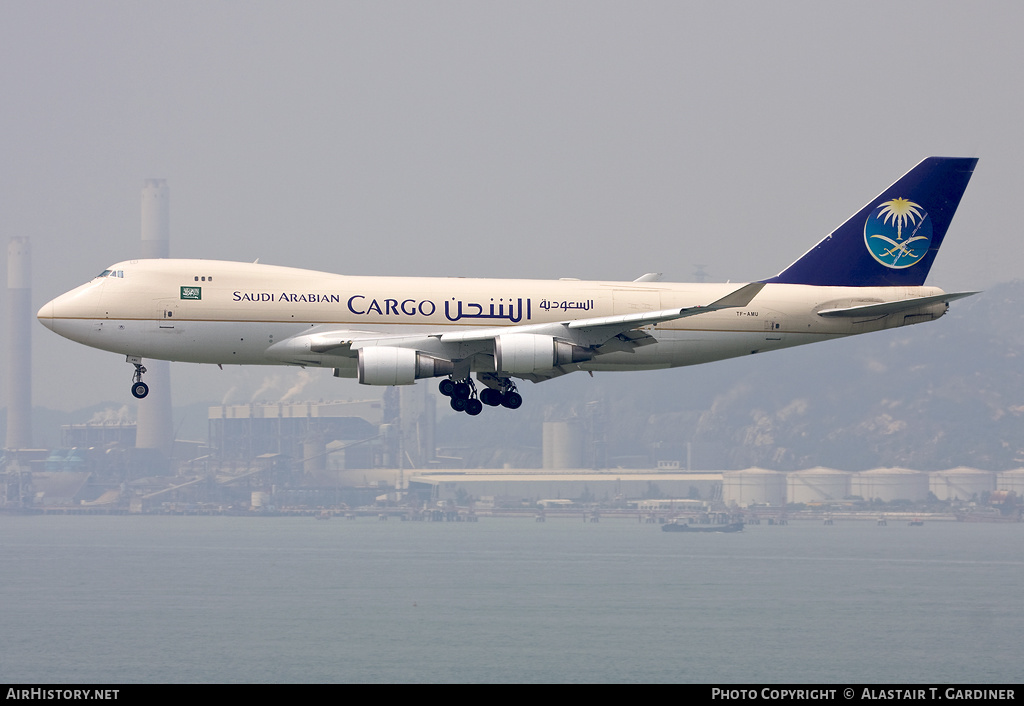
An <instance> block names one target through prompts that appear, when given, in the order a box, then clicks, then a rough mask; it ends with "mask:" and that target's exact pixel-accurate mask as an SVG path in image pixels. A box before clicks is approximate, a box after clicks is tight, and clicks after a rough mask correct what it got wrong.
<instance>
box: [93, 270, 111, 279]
mask: <svg viewBox="0 0 1024 706" xmlns="http://www.w3.org/2000/svg"><path fill="white" fill-rule="evenodd" d="M96 276H97V277H109V276H110V270H103V272H100V273H99V274H98V275H96Z"/></svg>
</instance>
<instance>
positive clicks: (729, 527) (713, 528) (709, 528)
mask: <svg viewBox="0 0 1024 706" xmlns="http://www.w3.org/2000/svg"><path fill="white" fill-rule="evenodd" d="M661 531H662V532H742V531H743V522H720V523H716V524H709V525H691V524H688V523H686V522H676V521H675V520H672V521H671V522H666V523H665V524H663V525H662V526H661Z"/></svg>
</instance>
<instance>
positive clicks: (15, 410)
mask: <svg viewBox="0 0 1024 706" xmlns="http://www.w3.org/2000/svg"><path fill="white" fill-rule="evenodd" d="M7 321H8V329H7V441H6V444H5V447H4V448H7V449H11V450H14V449H30V448H32V328H31V327H32V248H31V246H30V244H29V240H28V238H11V242H10V244H9V245H8V246H7Z"/></svg>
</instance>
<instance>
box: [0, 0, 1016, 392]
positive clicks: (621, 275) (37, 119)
mask: <svg viewBox="0 0 1024 706" xmlns="http://www.w3.org/2000/svg"><path fill="white" fill-rule="evenodd" d="M1022 19H1024V9H1022V8H1021V7H1020V6H1018V5H1017V4H1014V3H1010V2H990V3H983V4H981V5H978V4H969V3H961V2H927V3H925V2H920V3H906V2H877V3H872V2H862V3H848V4H834V3H812V2H799V3H798V2H777V3H756V2H731V3H722V2H714V3H712V2H706V3H705V2H664V3H662V2H640V3H636V2H631V3H625V2H619V3H608V2H592V1H588V2H551V1H550V0H546V1H545V2H537V3H533V2H515V3H508V2H504V3H498V2H300V3H284V2H252V1H247V2H217V3H208V2H177V1H176V2H169V3H168V2H138V1H137V0H132V1H131V2H89V3H77V2H46V1H42V2H40V1H38V0H33V1H32V2H23V1H21V0H7V1H6V2H4V3H3V4H2V5H0V76H2V80H0V90H2V95H3V100H2V101H0V128H2V130H0V144H2V145H3V150H2V158H0V235H2V236H3V237H2V239H0V240H2V245H3V256H2V257H4V258H6V252H7V242H8V240H9V238H10V237H13V236H29V237H30V238H31V240H32V247H33V258H34V262H33V270H34V281H35V290H34V294H33V298H34V302H35V305H36V306H37V307H38V306H39V305H41V304H42V303H43V302H45V301H46V300H47V299H50V298H52V297H53V296H55V295H57V294H59V293H61V292H63V291H65V290H67V289H70V288H72V287H74V286H76V285H78V284H80V283H81V282H83V281H85V280H87V279H89V278H90V277H92V276H93V275H95V274H96V273H97V272H99V271H100V270H102V269H103V268H104V267H105V266H106V265H108V264H110V263H113V262H115V261H118V260H122V259H127V258H130V257H133V256H135V255H137V252H138V248H139V228H140V226H139V222H140V209H139V203H140V190H141V187H142V182H143V179H146V178H150V177H158V178H166V179H167V180H168V183H169V185H170V188H171V253H172V256H174V257H205V258H218V259H237V260H253V259H255V258H257V257H258V258H260V261H261V262H264V263H273V264H282V265H293V266H299V267H307V268H315V269H323V270H330V271H334V272H341V273H366V274H399V275H411V274H426V275H480V276H515V277H536V278H553V277H560V276H574V277H583V278H594V279H633V278H635V277H637V276H639V275H640V274H643V273H644V272H648V271H663V272H665V274H666V279H672V280H684V281H685V280H687V279H690V278H691V276H692V273H693V270H694V265H695V264H696V263H701V264H704V265H706V268H707V271H708V273H709V275H710V276H711V277H712V278H713V279H716V280H725V279H731V280H733V281H738V280H749V279H755V278H761V277H766V276H770V275H773V274H775V273H776V272H778V271H779V270H781V269H782V268H783V267H785V266H786V265H788V264H789V263H790V262H791V261H792V260H794V259H796V257H798V256H799V255H800V254H801V253H803V252H804V251H805V250H806V249H807V248H808V247H810V246H811V245H812V244H813V243H814V242H815V241H817V240H818V239H819V238H820V237H822V236H823V235H824V234H825V233H827V232H828V231H829V230H831V229H832V228H833V227H835V226H836V225H838V224H839V223H840V222H841V221H843V220H844V219H845V218H846V217H847V216H849V215H850V214H851V213H853V212H854V211H856V210H857V209H858V208H860V207H861V206H862V205H863V204H864V203H866V202H867V201H868V199H870V198H872V197H873V196H874V195H875V194H877V193H878V192H880V191H881V190H882V188H884V187H885V186H887V185H888V184H889V183H891V182H892V181H894V180H895V179H896V178H898V177H899V176H900V175H902V174H903V173H904V172H905V171H907V170H908V169H910V167H912V166H913V165H914V164H915V163H917V162H918V161H919V160H921V159H922V158H924V157H926V156H929V155H952V156H977V157H979V158H980V160H981V161H980V164H979V167H978V170H977V172H976V174H975V177H974V179H973V180H972V182H971V185H970V187H969V188H968V191H967V194H966V197H965V199H964V201H963V203H962V205H961V208H960V210H959V212H958V213H957V216H956V218H955V219H954V222H953V227H952V230H951V231H950V236H949V238H947V240H946V243H945V245H944V247H943V251H942V252H941V253H940V255H939V258H938V260H937V262H936V265H935V267H934V268H933V271H932V276H931V279H930V283H933V284H936V285H938V286H942V287H945V288H947V289H967V288H971V289H976V288H984V287H986V286H990V285H991V284H993V283H995V282H999V281H1005V280H1009V279H1013V278H1016V277H1018V276H1019V271H1020V262H1021V259H1022V253H1024V244H1021V242H1020V238H1019V235H1018V231H1019V227H1020V226H1019V225H1018V223H1017V221H1016V220H1015V219H1012V218H1011V215H1010V214H1011V208H1012V205H1013V204H1015V203H1017V201H1018V198H1019V194H1020V193H1021V191H1022V187H1024V183H1022V177H1021V173H1022V170H1021V168H1020V165H1021V152H1022V151H1024V146H1022V141H1021V139H1020V136H1019V132H1020V124H1021V122H1022V108H1024V92H1022V91H1021V89H1020V76H1019V74H1020V67H1021V66H1024V49H1022V45H1021V42H1020V41H1019V28H1020V27H1021V26H1022ZM3 271H4V272H6V267H4V270H3ZM0 330H6V329H0ZM33 350H34V353H35V359H36V368H35V371H34V393H35V403H36V404H39V405H44V406H49V407H56V408H75V407H79V406H83V405H86V404H90V403H92V402H95V401H99V400H107V399H114V400H124V401H125V402H127V401H129V392H128V384H129V382H130V378H131V367H130V366H129V365H127V364H126V363H124V361H123V359H122V358H121V357H120V356H117V355H114V354H110V353H101V352H99V351H92V350H90V349H87V348H84V347H82V346H80V345H78V344H74V343H72V342H70V341H66V340H64V339H62V338H59V337H58V336H56V335H54V334H52V333H51V332H49V331H46V330H45V329H44V328H43V327H42V326H37V327H36V328H35V331H34V334H33ZM3 363H4V364H5V365H6V361H3ZM173 370H174V373H173V374H174V379H175V389H174V394H175V403H176V404H181V403H185V402H190V401H194V400H206V399H214V400H219V399H221V398H222V397H224V396H225V395H228V397H231V396H232V395H233V394H234V393H231V394H228V393H229V390H230V389H231V388H232V387H237V388H239V389H240V390H241V389H242V388H245V387H246V386H248V388H247V389H248V390H249V391H248V392H245V393H244V394H243V393H242V392H239V393H238V395H241V397H238V396H237V395H236V399H235V401H239V402H246V401H248V398H249V396H251V394H252V391H253V390H255V389H256V388H257V387H259V386H260V384H261V383H262V382H266V379H267V378H268V377H270V376H275V375H277V376H281V377H280V379H279V381H278V382H277V383H276V384H277V385H278V386H279V392H278V394H279V395H280V394H282V393H283V392H284V391H285V390H287V389H288V388H289V387H291V386H292V385H294V384H295V382H296V381H297V380H301V378H300V376H301V375H303V373H302V371H295V370H278V369H271V368H268V369H244V370H243V369H238V368H235V369H226V370H225V371H223V372H222V371H219V370H217V369H216V368H212V367H211V368H199V367H198V366H187V365H176V366H174V368H173ZM305 375H307V376H309V375H312V376H313V377H314V378H315V379H316V381H317V382H316V385H317V388H318V389H322V390H325V391H326V392H323V393H321V394H327V395H330V396H337V397H347V396H352V395H363V394H365V393H370V394H372V392H371V391H368V390H366V389H365V388H363V389H356V388H357V386H356V385H355V384H354V383H351V382H347V381H346V382H341V381H337V380H334V379H331V377H330V373H329V372H327V371H314V372H313V373H305Z"/></svg>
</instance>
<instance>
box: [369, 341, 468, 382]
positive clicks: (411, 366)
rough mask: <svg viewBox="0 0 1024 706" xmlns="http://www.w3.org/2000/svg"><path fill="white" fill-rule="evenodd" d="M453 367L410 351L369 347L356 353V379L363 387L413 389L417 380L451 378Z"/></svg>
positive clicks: (441, 359) (439, 360)
mask: <svg viewBox="0 0 1024 706" xmlns="http://www.w3.org/2000/svg"><path fill="white" fill-rule="evenodd" d="M453 372H455V364H454V363H452V362H451V361H450V360H445V359H444V358H435V357H434V356H431V355H427V354H426V353H421V352H420V351H417V350H414V349H412V348H395V347H393V346H370V347H368V348H360V349H359V371H358V374H357V377H358V379H359V382H360V384H362V385H412V384H413V383H415V382H416V381H417V380H419V379H420V378H434V377H440V376H442V375H451V374H452V373H453Z"/></svg>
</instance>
